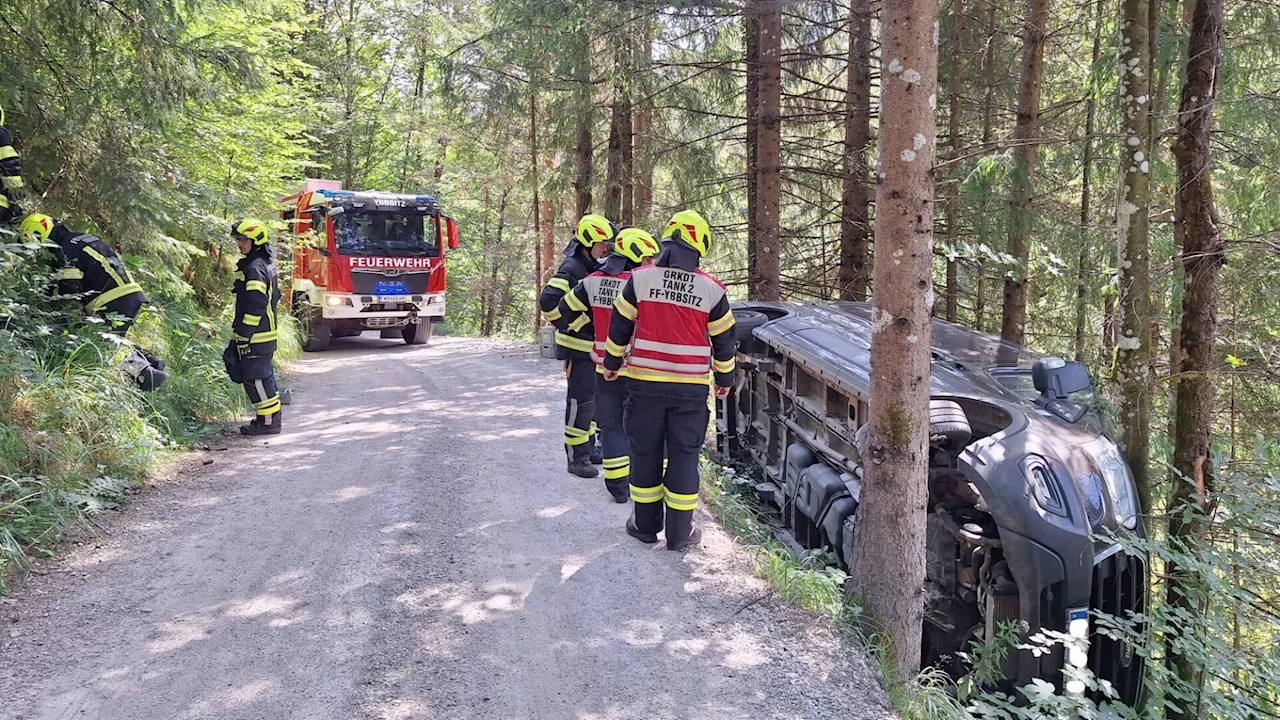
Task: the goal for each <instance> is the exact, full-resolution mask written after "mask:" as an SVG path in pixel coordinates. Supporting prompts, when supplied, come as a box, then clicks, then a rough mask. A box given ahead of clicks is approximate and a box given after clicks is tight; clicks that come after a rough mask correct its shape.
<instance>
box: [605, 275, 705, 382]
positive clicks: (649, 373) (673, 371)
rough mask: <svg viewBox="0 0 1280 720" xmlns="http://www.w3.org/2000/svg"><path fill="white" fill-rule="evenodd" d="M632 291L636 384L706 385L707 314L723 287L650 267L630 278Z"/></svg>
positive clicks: (632, 367)
mask: <svg viewBox="0 0 1280 720" xmlns="http://www.w3.org/2000/svg"><path fill="white" fill-rule="evenodd" d="M631 284H632V287H633V289H634V290H635V293H636V330H635V334H634V336H633V339H632V341H631V355H630V357H629V358H628V359H627V364H628V365H629V366H630V368H629V370H628V374H629V375H630V377H633V378H635V379H637V380H651V381H657V382H686V383H704V382H707V374H708V373H710V372H711V337H710V335H708V333H707V323H708V319H709V317H710V314H711V310H712V309H713V308H714V307H715V306H716V305H717V304H718V303H719V302H720V301H721V300H722V299H723V298H724V296H725V287H724V285H723V284H721V283H720V281H719V280H716V279H715V278H714V277H712V276H710V275H708V274H707V273H704V272H702V271H701V270H694V271H693V272H689V271H687V270H681V269H679V268H673V267H657V266H651V267H646V268H640V269H638V270H636V271H634V272H633V273H632V274H631Z"/></svg>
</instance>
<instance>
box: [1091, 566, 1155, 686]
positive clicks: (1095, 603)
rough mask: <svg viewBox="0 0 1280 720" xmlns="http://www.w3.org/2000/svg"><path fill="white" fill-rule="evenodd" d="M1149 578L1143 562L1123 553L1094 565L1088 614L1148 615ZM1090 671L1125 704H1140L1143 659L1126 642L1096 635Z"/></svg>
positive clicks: (1124, 617) (1093, 637)
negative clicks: (1110, 686)
mask: <svg viewBox="0 0 1280 720" xmlns="http://www.w3.org/2000/svg"><path fill="white" fill-rule="evenodd" d="M1146 577H1147V575H1146V572H1144V568H1143V562H1142V560H1141V559H1140V558H1136V557H1132V556H1129V555H1125V554H1124V553H1116V554H1115V555H1112V556H1111V557H1109V558H1107V559H1105V560H1103V561H1102V562H1100V563H1098V564H1096V565H1094V566H1093V591H1092V594H1091V596H1090V598H1089V610H1090V611H1092V612H1093V613H1102V614H1105V615H1111V616H1114V617H1116V618H1120V619H1126V618H1127V617H1128V616H1129V613H1139V614H1140V613H1143V612H1146V606H1147V588H1146ZM1094 622H1096V620H1095V621H1094ZM1089 669H1090V670H1092V671H1093V674H1094V675H1096V676H1097V677H1098V678H1100V679H1102V680H1107V681H1109V682H1110V683H1111V684H1112V686H1114V687H1115V689H1116V691H1117V692H1118V693H1119V694H1120V700H1121V701H1123V702H1124V703H1125V704H1127V705H1130V706H1132V705H1133V703H1134V702H1136V701H1137V699H1138V693H1139V691H1140V690H1141V688H1142V658H1141V657H1140V656H1138V655H1136V654H1134V653H1133V652H1132V651H1131V650H1130V649H1129V648H1127V647H1125V644H1124V643H1123V642H1121V641H1119V640H1112V639H1111V638H1108V637H1106V636H1105V635H1103V634H1102V633H1099V632H1095V633H1093V634H1092V636H1091V637H1090V638H1089ZM1098 699H1101V698H1098Z"/></svg>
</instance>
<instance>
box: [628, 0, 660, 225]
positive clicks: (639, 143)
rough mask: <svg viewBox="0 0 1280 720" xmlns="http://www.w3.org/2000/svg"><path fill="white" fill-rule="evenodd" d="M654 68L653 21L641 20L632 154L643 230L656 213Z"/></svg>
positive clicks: (637, 209) (638, 220) (638, 215)
mask: <svg viewBox="0 0 1280 720" xmlns="http://www.w3.org/2000/svg"><path fill="white" fill-rule="evenodd" d="M652 65H653V26H652V25H651V23H650V22H649V20H647V19H645V20H641V21H640V47H639V58H638V60H637V62H636V67H637V69H638V72H639V74H638V75H637V81H636V102H635V104H634V105H633V106H632V111H633V112H634V113H635V120H634V123H633V124H634V127H633V130H634V137H635V140H634V144H633V148H632V152H633V154H634V163H635V189H634V195H635V200H634V202H635V212H634V215H635V218H634V222H635V223H636V225H638V226H640V227H645V226H647V225H649V224H650V220H651V218H650V217H649V216H650V215H652V214H653V169H654V164H655V162H654V158H655V155H654V145H653V138H652V136H651V133H652V131H653V100H652V99H651V98H650V97H649V94H650V93H652V92H653V85H652V83H651V82H649V73H650V68H651V67H652Z"/></svg>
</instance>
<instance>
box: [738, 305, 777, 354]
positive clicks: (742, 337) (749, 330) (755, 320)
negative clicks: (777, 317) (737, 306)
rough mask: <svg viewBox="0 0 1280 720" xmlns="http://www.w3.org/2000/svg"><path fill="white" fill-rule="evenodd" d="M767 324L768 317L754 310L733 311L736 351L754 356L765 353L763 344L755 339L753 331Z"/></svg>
mask: <svg viewBox="0 0 1280 720" xmlns="http://www.w3.org/2000/svg"><path fill="white" fill-rule="evenodd" d="M767 322H769V316H768V315H765V314H764V313H762V312H756V311H755V310H734V311H733V325H734V333H735V337H736V338H737V341H738V351H739V352H743V353H746V354H748V355H754V354H757V353H762V352H764V351H765V344H764V343H762V342H760V341H759V340H757V339H756V337H755V335H754V334H753V331H754V330H755V329H756V328H758V327H760V326H761V325H763V324H765V323H767Z"/></svg>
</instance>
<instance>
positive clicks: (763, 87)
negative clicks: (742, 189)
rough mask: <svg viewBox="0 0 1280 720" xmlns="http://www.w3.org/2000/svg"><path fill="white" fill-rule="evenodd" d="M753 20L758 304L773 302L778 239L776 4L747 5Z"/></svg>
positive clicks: (755, 1) (774, 0) (777, 288)
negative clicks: (756, 82) (756, 51)
mask: <svg viewBox="0 0 1280 720" xmlns="http://www.w3.org/2000/svg"><path fill="white" fill-rule="evenodd" d="M747 12H749V13H753V14H754V15H755V16H756V20H755V22H756V29H757V30H758V32H759V39H758V41H757V43H758V49H759V58H760V70H759V90H758V92H759V102H758V104H757V105H756V106H755V112H756V114H757V122H756V142H757V146H756V158H755V159H756V182H757V185H758V187H757V190H756V203H757V208H756V211H755V213H754V216H755V218H754V219H755V222H756V224H757V230H756V243H755V255H756V258H755V274H754V275H753V276H752V277H751V279H750V283H751V285H752V287H753V288H754V289H755V295H754V296H755V298H756V299H758V300H779V299H781V297H782V289H781V283H780V278H779V254H780V253H781V234H780V228H779V217H778V211H779V208H780V205H781V199H782V195H781V193H782V184H781V183H782V180H781V175H780V170H781V163H782V132H781V129H782V128H781V123H782V14H781V8H780V7H779V2H778V0H751V3H750V5H749V7H748V8H747Z"/></svg>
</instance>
